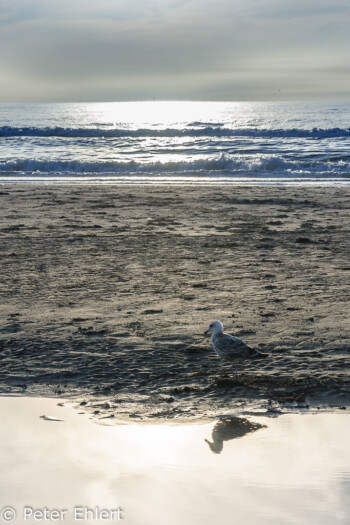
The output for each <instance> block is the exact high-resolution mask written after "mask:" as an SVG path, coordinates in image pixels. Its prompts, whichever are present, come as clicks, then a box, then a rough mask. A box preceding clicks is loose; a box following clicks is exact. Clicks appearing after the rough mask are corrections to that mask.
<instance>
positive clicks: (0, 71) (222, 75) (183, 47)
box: [0, 0, 350, 102]
mask: <svg viewBox="0 0 350 525" xmlns="http://www.w3.org/2000/svg"><path fill="white" fill-rule="evenodd" d="M349 28H350V2H349V0H339V1H337V0H333V1H332V0H239V1H238V0H0V101H1V102H12V101H13V102H17V101H61V100H62V101H114V100H116V101H117V100H147V99H152V98H153V97H155V98H156V99H162V100H166V99H168V100H169V99H176V100H184V99H189V100H320V99H328V100H349V99H350V56H349V55H350V30H349Z"/></svg>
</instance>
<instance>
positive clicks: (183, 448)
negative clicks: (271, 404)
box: [0, 398, 350, 525]
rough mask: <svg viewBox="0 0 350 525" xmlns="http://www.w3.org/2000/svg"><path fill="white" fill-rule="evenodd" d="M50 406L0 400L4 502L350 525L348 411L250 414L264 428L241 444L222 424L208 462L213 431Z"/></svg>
mask: <svg viewBox="0 0 350 525" xmlns="http://www.w3.org/2000/svg"><path fill="white" fill-rule="evenodd" d="M56 404H57V401H56V400H53V401H47V400H40V399H30V398H25V399H18V398H2V399H1V406H2V425H1V429H0V440H1V441H0V442H1V449H0V459H1V465H2V470H1V475H0V486H1V492H2V504H4V505H5V504H8V505H13V506H16V507H17V508H18V509H21V508H22V507H23V505H31V506H36V507H44V506H45V505H46V506H47V507H50V508H57V507H61V508H68V509H72V508H73V507H74V505H90V506H95V505H99V506H100V507H102V506H105V507H110V508H111V507H116V506H118V505H120V506H121V507H122V508H123V509H124V512H125V518H126V521H125V522H127V523H131V524H132V525H139V524H140V525H141V524H147V525H148V524H151V523H152V524H155V525H157V524H162V525H163V524H164V523H169V524H170V525H175V524H178V523H184V524H188V525H197V523H198V524H199V523H200V524H204V525H206V524H209V523H213V522H214V523H215V524H217V525H219V524H220V525H221V524H225V525H226V524H228V523H233V522H234V523H244V524H254V525H256V524H257V523H259V524H265V523H266V524H267V523H269V524H271V523H275V524H279V525H280V524H283V523H293V524H294V523H300V524H306V523H307V524H317V525H320V524H326V523H327V524H329V523H332V524H338V523H344V524H345V523H346V515H349V512H350V504H349V495H350V494H349V489H350V487H349V480H350V449H349V447H348V439H347V436H348V435H349V430H350V417H349V415H347V414H327V415H325V414H322V415H316V416H315V415H309V416H308V415H302V416H301V415H285V416H282V417H280V418H278V419H266V418H264V419H262V418H259V419H257V418H255V419H254V422H259V423H260V424H264V425H266V428H261V429H259V430H256V431H251V430H252V429H250V430H249V429H248V430H249V431H248V432H247V433H245V435H244V436H243V437H239V438H238V439H234V438H233V439H232V438H231V437H230V436H229V434H230V432H231V435H232V436H233V435H234V431H232V427H230V425H229V427H230V428H229V430H227V429H226V430H225V432H226V433H225V432H224V435H225V436H226V438H225V440H224V444H223V450H222V452H221V454H213V453H212V452H211V451H210V448H209V447H208V444H207V443H206V442H205V439H207V440H211V442H212V439H213V437H212V436H214V435H215V426H214V423H210V424H202V425H198V424H188V425H181V426H175V425H158V426H156V425H144V426H140V425H122V426H108V427H105V426H100V425H95V424H92V423H91V422H90V421H88V416H87V415H79V414H78V413H77V412H76V411H74V410H72V409H70V408H58V407H57V406H56ZM43 414H46V415H52V416H56V417H61V418H64V419H65V420H66V421H65V422H62V423H58V422H57V423H56V422H48V421H43V420H42V419H40V417H39V416H40V415H43ZM216 428H217V427H216ZM243 433H244V432H243ZM238 434H239V432H238ZM242 435H243V434H242ZM233 520H234V521H233ZM65 523H70V521H69V515H68V517H67V519H66V520H65ZM71 523H73V521H71Z"/></svg>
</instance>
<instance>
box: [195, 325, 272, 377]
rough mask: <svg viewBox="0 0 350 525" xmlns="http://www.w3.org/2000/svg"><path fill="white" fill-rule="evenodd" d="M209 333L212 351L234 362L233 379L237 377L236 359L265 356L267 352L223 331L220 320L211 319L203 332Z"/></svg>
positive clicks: (225, 359)
mask: <svg viewBox="0 0 350 525" xmlns="http://www.w3.org/2000/svg"><path fill="white" fill-rule="evenodd" d="M210 333H211V344H212V346H213V350H214V352H215V353H216V354H217V355H218V356H219V357H220V359H223V360H224V361H229V362H230V363H232V362H235V363H236V368H235V379H237V367H238V361H240V360H241V361H242V360H243V359H256V358H261V357H267V356H268V354H263V353H262V352H258V350H255V349H254V348H250V346H248V345H247V344H246V343H245V342H244V341H242V340H241V339H238V337H234V336H233V335H229V334H225V333H224V326H223V324H222V322H221V321H213V322H212V323H210V325H209V328H208V330H206V331H205V332H204V334H205V335H207V334H210Z"/></svg>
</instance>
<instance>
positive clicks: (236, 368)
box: [235, 361, 238, 379]
mask: <svg viewBox="0 0 350 525" xmlns="http://www.w3.org/2000/svg"><path fill="white" fill-rule="evenodd" d="M237 370H238V361H236V367H235V379H237Z"/></svg>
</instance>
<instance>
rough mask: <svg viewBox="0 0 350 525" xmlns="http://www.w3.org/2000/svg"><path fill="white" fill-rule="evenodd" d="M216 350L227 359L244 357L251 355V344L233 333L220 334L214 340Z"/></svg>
mask: <svg viewBox="0 0 350 525" xmlns="http://www.w3.org/2000/svg"><path fill="white" fill-rule="evenodd" d="M213 346H214V350H215V352H216V353H217V354H218V355H219V356H220V357H222V358H223V359H227V360H234V359H244V358H245V357H248V356H249V353H250V352H249V350H250V349H249V346H248V345H246V344H245V343H244V342H243V341H241V340H240V339H238V338H237V337H234V336H233V335H228V334H220V335H218V336H217V337H216V338H215V340H214V341H213Z"/></svg>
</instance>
